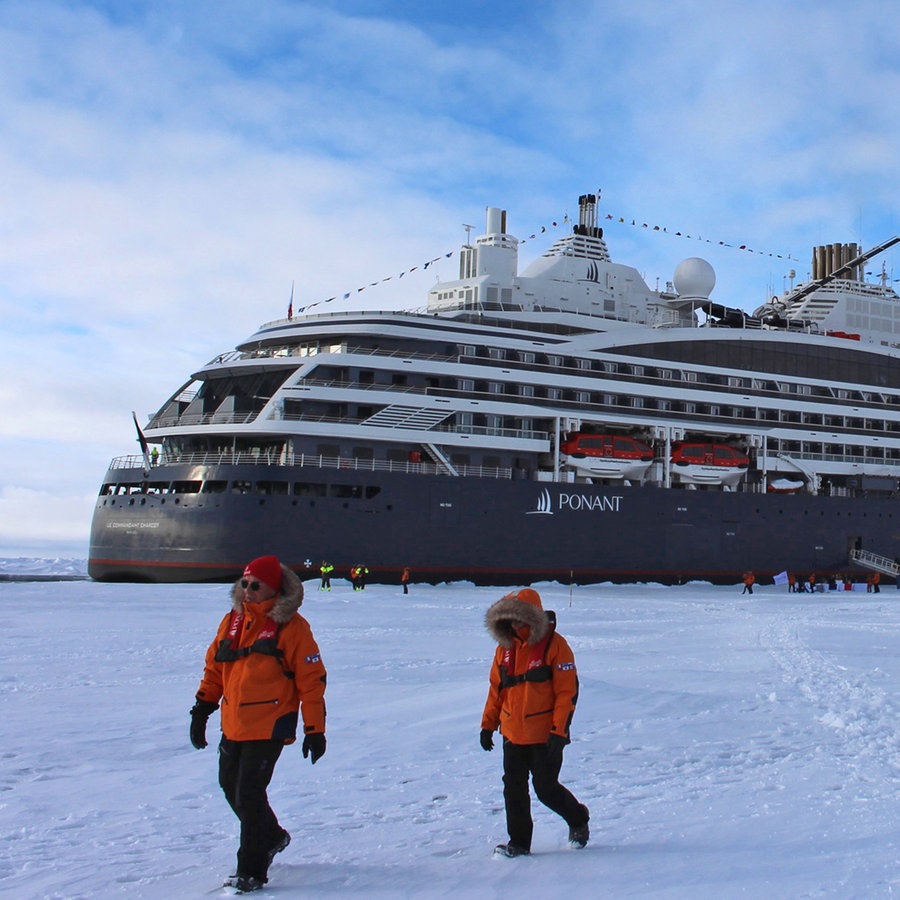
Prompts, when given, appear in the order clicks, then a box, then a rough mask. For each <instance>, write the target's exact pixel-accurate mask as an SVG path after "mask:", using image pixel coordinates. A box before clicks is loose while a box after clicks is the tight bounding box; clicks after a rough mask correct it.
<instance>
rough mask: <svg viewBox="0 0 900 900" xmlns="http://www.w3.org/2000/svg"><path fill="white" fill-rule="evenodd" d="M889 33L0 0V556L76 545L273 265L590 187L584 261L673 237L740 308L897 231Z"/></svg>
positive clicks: (429, 244) (403, 259)
mask: <svg viewBox="0 0 900 900" xmlns="http://www.w3.org/2000/svg"><path fill="white" fill-rule="evenodd" d="M897 46H900V6H898V5H897V4H896V3H893V2H888V3H884V2H878V3H876V2H865V0H864V2H860V3H856V4H854V5H853V7H852V14H851V10H850V7H848V5H847V4H846V2H833V0H824V2H822V0H820V2H805V0H795V2H789V3H784V2H768V0H762V2H754V3H730V2H721V0H718V2H678V0H621V2H620V0H602V2H600V0H597V2H588V0H545V2H540V3H537V2H534V3H530V2H527V0H521V2H517V3H513V2H494V3H474V2H453V3H450V2H446V3H444V2H435V3H421V2H408V3H401V2H374V0H358V2H327V3H326V2H286V0H285V2H266V0H255V2H234V0H215V2H213V0H208V2H207V0H192V2H186V0H185V2H171V0H169V2H167V0H147V2H129V0H108V2H77V0H70V2H45V0H11V2H9V0H0V47H2V48H3V55H2V62H0V187H2V198H3V200H2V203H0V307H2V310H0V311H2V316H3V323H4V327H3V329H2V333H0V367H2V381H0V556H18V555H25V556H32V555H39V556H76V557H79V556H85V555H86V554H87V537H88V529H89V524H90V517H91V511H92V508H93V502H94V497H95V496H96V492H97V489H98V487H99V484H100V482H101V480H102V478H103V474H104V472H105V469H106V466H107V464H108V462H109V460H110V459H111V458H112V457H113V456H116V455H122V454H125V453H131V452H134V451H135V449H136V444H135V440H134V430H133V425H132V422H131V410H132V409H134V410H135V411H136V412H137V414H138V418H139V419H140V420H141V421H145V420H146V417H147V416H148V415H149V414H150V413H152V412H153V411H154V410H155V409H157V408H158V407H159V406H160V405H161V404H162V402H163V401H164V400H165V399H167V397H168V396H169V395H170V394H171V393H172V392H173V391H174V390H175V389H176V388H177V387H178V386H179V385H180V384H181V383H182V382H183V381H184V380H186V378H187V376H188V375H189V374H190V373H191V372H192V371H194V370H195V369H196V368H197V367H198V366H200V365H201V364H202V363H204V362H206V361H207V360H209V359H211V358H212V357H213V356H215V355H216V354H218V353H220V352H222V351H224V350H228V349H231V348H232V347H233V346H234V344H235V343H236V342H237V341H238V340H240V339H242V338H244V337H246V336H247V335H248V334H250V333H251V332H252V331H253V330H254V329H255V328H256V326H257V325H259V324H261V323H262V322H266V321H270V320H272V319H276V318H280V317H282V316H283V315H284V314H285V312H286V307H287V300H288V297H289V295H290V290H291V284H292V283H293V284H294V285H295V305H298V306H299V305H302V304H304V303H311V302H315V301H317V300H323V299H326V298H328V297H330V296H333V295H340V294H343V293H344V292H346V291H351V290H355V289H356V288H357V287H358V286H359V285H368V284H370V283H371V282H374V281H379V280H380V279H382V278H384V277H386V276H390V275H394V274H396V273H399V272H401V271H405V270H408V269H410V268H411V267H412V266H415V265H417V264H421V263H422V262H423V261H425V260H429V259H433V258H435V257H438V256H441V255H443V254H444V253H447V252H449V251H455V250H456V249H457V248H458V246H459V244H460V243H461V242H462V240H463V238H464V231H463V228H462V225H463V223H469V224H473V225H475V226H476V233H480V231H481V229H482V227H483V223H484V208H485V207H486V206H500V207H503V208H505V209H508V210H509V223H510V230H511V231H512V232H513V233H514V234H516V235H517V236H519V237H521V238H527V237H528V236H529V235H530V234H531V233H537V234H540V227H541V226H542V225H549V223H550V222H552V221H553V220H561V217H562V216H563V215H565V213H566V212H569V213H572V212H574V211H575V208H576V206H577V204H576V198H577V196H578V194H579V193H582V192H584V191H587V190H596V189H598V188H601V189H602V198H603V199H602V207H601V214H606V213H609V214H612V215H613V216H614V217H615V218H614V220H613V221H612V222H609V223H605V225H606V236H607V239H608V243H609V245H610V250H611V253H612V255H613V257H614V258H615V259H617V260H618V261H621V262H625V263H630V264H632V265H634V266H636V267H637V268H638V269H639V270H640V271H641V272H642V273H643V274H644V276H645V277H646V278H647V280H648V282H649V283H650V284H651V285H653V284H655V283H656V281H657V280H659V281H660V282H664V281H666V280H669V279H671V277H672V272H673V271H674V268H675V266H676V265H677V264H678V262H679V261H680V260H681V259H683V258H685V257H688V256H703V257H705V258H706V259H708V260H709V261H710V262H711V263H712V264H713V266H714V267H715V269H716V272H717V286H716V290H715V292H714V294H713V296H714V297H715V298H716V299H719V300H721V301H722V302H725V303H728V304H731V305H735V306H742V307H744V308H746V309H752V308H754V307H755V306H757V305H758V304H759V303H761V302H762V301H763V300H765V299H766V297H767V296H768V295H770V294H771V293H773V292H777V291H780V290H781V289H782V287H783V286H784V284H785V280H786V278H787V275H788V271H789V270H790V269H791V268H793V269H795V270H796V272H797V277H798V278H800V279H802V278H804V277H806V275H807V273H808V269H809V257H810V250H811V248H812V247H813V246H814V245H816V244H820V243H826V242H828V243H831V242H834V241H851V240H853V241H857V242H859V243H861V244H863V245H864V246H866V247H869V246H873V245H875V244H877V243H880V242H881V241H882V240H884V239H886V238H887V237H890V236H891V235H894V234H896V233H898V232H900V217H898V202H897V198H898V197H900V190H898V187H900V185H898V181H900V165H898V161H900V160H898V157H900V150H898V148H900V140H898V131H900V110H898V106H900V101H898V100H897V99H896V98H897V97H898V96H900V90H898V87H900V63H898V57H897V54H896V47H897ZM619 217H623V218H624V219H625V220H626V221H625V222H624V223H620V222H618V221H617V220H618V218H619ZM632 219H633V220H634V221H635V223H636V224H635V225H634V226H632V225H631V220H632ZM644 224H647V225H648V227H647V228H643V227H641V226H642V225H644ZM654 225H659V226H660V227H665V228H667V229H668V230H667V231H666V232H665V233H663V232H662V231H654V230H653V228H652V226H654ZM551 231H552V229H551ZM675 231H681V232H682V233H683V235H687V234H689V235H691V238H690V239H688V238H686V237H684V236H682V237H676V236H675V235H674V232H675ZM553 236H554V235H553V234H549V235H548V236H546V237H545V238H543V239H542V238H540V237H538V238H536V239H535V240H533V241H527V242H526V244H525V245H523V247H522V251H521V257H520V258H521V259H522V261H523V262H527V261H528V260H529V259H530V258H531V257H532V255H537V254H538V253H540V252H541V251H542V250H543V249H545V248H546V246H547V244H549V242H550V240H551V239H552V237H553ZM542 240H543V243H542ZM720 242H723V243H725V244H731V245H733V246H731V247H725V246H721V245H720ZM740 245H745V246H746V247H747V248H748V249H747V250H744V251H741V250H738V249H736V247H738V246H740ZM897 253H900V251H897ZM882 259H883V261H884V262H885V264H886V266H887V267H888V272H889V274H891V276H892V277H893V273H894V266H895V264H900V256H895V255H892V254H890V253H889V254H887V255H885V256H884V257H883V258H882ZM880 262H881V260H879V261H878V267H879V268H880ZM455 269H456V257H455V255H454V256H453V258H452V259H451V260H449V261H447V262H445V263H444V264H443V266H441V265H438V266H435V267H433V268H432V269H430V270H429V271H428V272H427V273H419V276H418V280H416V279H415V278H404V279H403V281H402V283H401V282H398V281H391V282H387V283H385V284H384V285H382V286H381V287H379V288H378V289H373V290H369V291H368V292H366V293H364V294H361V295H359V298H361V299H360V300H359V302H364V303H368V304H371V305H375V306H382V305H383V306H389V307H408V306H415V305H418V304H419V303H420V302H421V301H422V299H423V298H424V292H425V291H426V290H427V288H428V287H429V286H430V285H431V283H432V282H433V279H434V277H435V275H438V276H440V277H444V278H451V277H454V274H455ZM898 269H900V265H898ZM898 275H900V271H898Z"/></svg>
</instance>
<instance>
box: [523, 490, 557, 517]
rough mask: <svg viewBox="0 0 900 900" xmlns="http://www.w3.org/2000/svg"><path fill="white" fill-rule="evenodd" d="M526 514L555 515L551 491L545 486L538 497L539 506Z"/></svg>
mask: <svg viewBox="0 0 900 900" xmlns="http://www.w3.org/2000/svg"><path fill="white" fill-rule="evenodd" d="M525 515H526V516H552V515H553V499H552V498H551V496H550V491H548V490H547V488H544V490H543V491H541V493H540V496H539V497H538V501H537V507H536V508H535V509H531V510H529V511H528V512H527V513H525Z"/></svg>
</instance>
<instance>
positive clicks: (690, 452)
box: [671, 441, 750, 488]
mask: <svg viewBox="0 0 900 900" xmlns="http://www.w3.org/2000/svg"><path fill="white" fill-rule="evenodd" d="M671 459H672V474H673V475H675V476H676V477H677V478H678V480H679V481H681V483H682V484H690V485H698V484H702V485H714V486H724V487H731V488H733V487H735V486H736V485H737V484H738V482H740V480H741V479H742V478H743V477H744V475H745V474H746V472H747V469H748V468H749V467H750V459H749V457H748V456H747V454H746V453H742V452H741V451H740V450H736V449H735V448H734V447H730V446H729V445H728V444H706V443H692V442H688V441H684V442H682V443H679V444H676V445H675V446H674V448H673V449H672V457H671Z"/></svg>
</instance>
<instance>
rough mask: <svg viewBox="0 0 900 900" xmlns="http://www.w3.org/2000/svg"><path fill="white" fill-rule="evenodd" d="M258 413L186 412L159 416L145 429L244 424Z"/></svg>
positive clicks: (254, 411) (255, 411) (257, 411)
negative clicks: (178, 414)
mask: <svg viewBox="0 0 900 900" xmlns="http://www.w3.org/2000/svg"><path fill="white" fill-rule="evenodd" d="M259 413H260V410H258V409H257V410H253V411H252V412H233V413H222V412H214V413H188V414H186V415H181V416H159V417H158V418H154V419H153V420H151V422H150V423H149V424H148V425H147V431H152V430H153V429H155V428H181V427H186V426H190V427H194V426H196V425H246V424H247V423H248V422H252V421H253V420H254V419H255V418H256V417H257V416H258V415H259Z"/></svg>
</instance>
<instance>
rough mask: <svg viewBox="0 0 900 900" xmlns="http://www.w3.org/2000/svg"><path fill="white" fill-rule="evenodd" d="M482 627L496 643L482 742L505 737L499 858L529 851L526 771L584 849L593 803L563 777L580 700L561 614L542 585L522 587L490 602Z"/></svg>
mask: <svg viewBox="0 0 900 900" xmlns="http://www.w3.org/2000/svg"><path fill="white" fill-rule="evenodd" d="M485 625H486V626H487V629H488V631H489V632H490V634H491V636H492V637H494V639H495V640H496V641H497V643H498V645H499V646H498V647H497V650H496V652H495V654H494V660H493V663H492V665H491V671H490V688H489V690H488V696H487V702H486V703H485V705H484V713H483V714H482V717H481V746H482V748H483V749H485V750H493V748H494V732H495V731H496V730H497V729H498V728H499V729H500V733H501V734H502V736H503V800H504V803H505V805H506V830H507V832H508V833H509V842H508V843H506V844H499V845H498V846H497V848H496V850H495V851H494V852H495V853H497V854H499V855H502V856H524V855H526V854H528V853H530V852H531V836H532V831H533V829H534V825H533V822H532V819H531V798H530V796H529V793H528V776H529V775H530V776H531V781H532V784H533V785H534V792H535V794H536V795H537V798H538V800H540V801H541V803H543V804H544V805H545V806H546V807H548V808H549V809H552V810H553V812H555V813H557V815H559V816H561V817H562V818H563V819H565V821H566V823H567V824H568V826H569V844H570V846H572V847H576V848H581V847H584V846H585V845H586V844H587V842H588V838H589V837H590V831H589V829H588V819H589V818H590V815H589V813H588V808H587V807H586V806H585V805H584V804H582V803H579V802H578V800H576V799H575V797H574V796H573V795H572V793H571V792H570V791H569V790H568V789H567V788H565V787H563V785H561V784H560V783H559V772H560V769H561V768H562V762H563V749H564V748H565V746H566V744H568V743H569V724H570V723H571V721H572V715H573V714H574V712H575V703H576V701H577V700H578V674H577V672H576V670H575V656H574V654H573V653H572V650H571V648H570V647H569V644H568V643H567V641H566V639H565V638H564V637H563V636H562V635H561V634H557V632H556V616H555V614H554V613H552V612H545V611H544V609H543V607H542V606H541V598H540V595H539V594H538V592H537V591H535V590H532V589H531V588H522V589H521V590H517V591H513V592H512V593H509V594H507V595H506V596H505V597H502V598H501V599H500V600H498V601H497V602H496V603H494V604H493V606H491V607H490V608H489V609H488V611H487V614H486V616H485Z"/></svg>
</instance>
